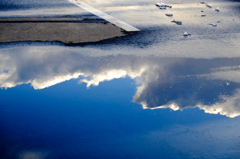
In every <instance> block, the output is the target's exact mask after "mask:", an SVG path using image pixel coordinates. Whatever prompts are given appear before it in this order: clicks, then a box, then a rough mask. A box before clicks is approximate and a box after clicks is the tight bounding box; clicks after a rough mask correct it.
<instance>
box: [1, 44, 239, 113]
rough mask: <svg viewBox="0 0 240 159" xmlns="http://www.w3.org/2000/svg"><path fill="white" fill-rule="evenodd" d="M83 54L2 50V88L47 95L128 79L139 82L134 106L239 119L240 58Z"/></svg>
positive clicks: (52, 48)
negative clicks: (73, 85)
mask: <svg viewBox="0 0 240 159" xmlns="http://www.w3.org/2000/svg"><path fill="white" fill-rule="evenodd" d="M83 50H84V48H82V50H81V52H82V51H83ZM87 50H88V49H85V51H87ZM81 52H79V50H77V49H75V48H66V47H56V46H46V47H22V48H5V49H1V50H0V87H1V88H5V89H7V88H11V87H15V86H17V85H21V84H29V83H30V84H31V85H32V87H33V88H34V89H44V88H47V87H50V86H53V85H55V84H58V83H61V82H64V81H67V80H70V79H77V78H80V79H79V82H80V83H86V85H87V87H90V86H98V85H99V84H100V83H101V82H104V81H110V80H113V79H118V78H125V77H129V78H131V79H134V80H135V81H136V87H137V91H136V94H135V95H134V97H133V102H136V103H138V104H141V105H142V107H143V108H144V109H158V108H170V109H172V110H175V111H176V110H183V109H187V108H196V107H198V108H199V109H202V110H204V111H205V112H206V113H210V114H221V115H226V116H228V117H236V116H239V115H240V105H239V104H238V103H239V102H238V101H240V73H239V70H240V66H239V62H240V58H218V59H193V58H162V57H158V56H156V55H155V56H153V55H152V56H149V55H145V56H144V55H123V54H116V55H101V54H91V53H89V52H84V53H81Z"/></svg>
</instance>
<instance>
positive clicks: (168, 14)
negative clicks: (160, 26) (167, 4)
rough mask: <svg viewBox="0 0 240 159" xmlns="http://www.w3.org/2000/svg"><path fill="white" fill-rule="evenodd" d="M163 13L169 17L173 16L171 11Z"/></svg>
mask: <svg viewBox="0 0 240 159" xmlns="http://www.w3.org/2000/svg"><path fill="white" fill-rule="evenodd" d="M165 15H166V16H169V17H171V16H173V14H172V13H167V14H165Z"/></svg>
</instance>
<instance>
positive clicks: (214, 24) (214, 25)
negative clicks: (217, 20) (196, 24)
mask: <svg viewBox="0 0 240 159" xmlns="http://www.w3.org/2000/svg"><path fill="white" fill-rule="evenodd" d="M209 25H212V26H214V27H216V26H217V24H214V23H211V24H209Z"/></svg>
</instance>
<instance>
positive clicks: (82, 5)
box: [68, 0, 140, 31]
mask: <svg viewBox="0 0 240 159" xmlns="http://www.w3.org/2000/svg"><path fill="white" fill-rule="evenodd" d="M68 1H69V2H71V3H73V4H75V5H77V6H79V7H80V8H82V9H84V10H86V11H88V12H90V13H92V14H95V15H96V16H98V17H100V18H102V19H105V20H106V21H108V22H110V23H112V24H114V25H116V26H118V27H119V28H122V29H124V30H126V31H140V30H139V29H137V28H135V27H133V26H131V25H129V24H127V23H125V22H123V21H121V20H119V19H116V18H114V17H112V16H110V15H108V14H106V13H103V12H101V11H99V10H97V9H95V8H93V7H91V6H90V5H88V4H86V3H84V2H81V1H80V0H68Z"/></svg>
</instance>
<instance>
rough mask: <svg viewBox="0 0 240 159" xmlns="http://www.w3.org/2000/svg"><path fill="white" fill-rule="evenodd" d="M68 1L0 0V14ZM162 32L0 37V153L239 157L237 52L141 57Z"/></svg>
mask: <svg viewBox="0 0 240 159" xmlns="http://www.w3.org/2000/svg"><path fill="white" fill-rule="evenodd" d="M132 3H133V4H134V5H135V3H134V2H132ZM149 3H150V2H149ZM153 3H155V2H153ZM141 4H143V5H145V3H141ZM72 6H73V4H71V3H69V2H67V1H65V0H58V1H57V0H55V1H54V0H51V1H47V0H42V1H41V2H40V1H36V0H32V1H30V0H23V1H12V0H8V1H5V0H2V1H1V2H0V10H1V11H10V10H26V9H41V8H45V9H47V8H60V7H72ZM151 29H153V31H151V32H150V30H151ZM164 30H166V31H169V30H168V28H165V29H164V28H159V27H156V26H155V27H151V28H145V30H143V31H141V32H140V33H138V34H134V35H133V36H129V37H127V38H125V39H124V38H118V39H112V40H109V41H108V40H107V41H105V42H104V43H103V44H99V43H97V44H91V45H86V46H75V47H69V46H64V45H63V44H59V43H51V42H50V43H35V42H29V43H21V42H20V43H18V42H16V43H8V44H1V46H0V87H1V89H0V158H1V159H68V158H69V159H79V158H104V159H105V158H111V159H112V158H129V159H132V158H137V159H139V158H142V159H145V158H158V159H159V158H163V159H178V158H179V159H183V158H184V159H185V158H186V159H188V158H220V159H221V158H239V157H240V155H239V152H240V151H239V150H240V134H239V132H240V131H239V130H240V126H239V120H240V118H239V115H240V105H239V101H240V98H239V96H240V90H239V88H240V85H239V83H240V82H239V78H238V73H239V63H240V58H238V57H237V56H233V57H231V56H229V58H226V57H225V56H221V57H219V58H210V59H208V58H204V56H206V55H204V54H203V55H202V56H200V55H199V56H197V57H202V58H185V57H181V58H176V57H175V58H174V57H172V58H170V57H168V58H167V57H164V56H163V55H161V54H160V53H159V54H158V52H161V50H154V51H155V52H152V54H150V53H151V52H150V53H149V50H148V49H149V48H151V46H154V45H155V44H156V45H158V44H157V43H160V42H161V41H158V40H157V39H162V35H161V33H162V32H161V31H164ZM193 37H194V36H193ZM130 46H131V47H130ZM110 48H111V50H113V51H112V52H111V51H109V50H110ZM129 48H130V49H129ZM140 48H141V49H142V50H143V52H144V51H145V52H144V53H143V54H140V53H139V52H137V51H136V52H135V50H134V49H136V50H138V51H139V49H140ZM144 49H145V50H144ZM142 50H141V51H142ZM76 74H77V77H74V75H76ZM98 80H99V81H98ZM92 81H93V83H91V82H92ZM94 82H95V83H94ZM87 84H89V87H88V85H87ZM143 108H147V109H143Z"/></svg>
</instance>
